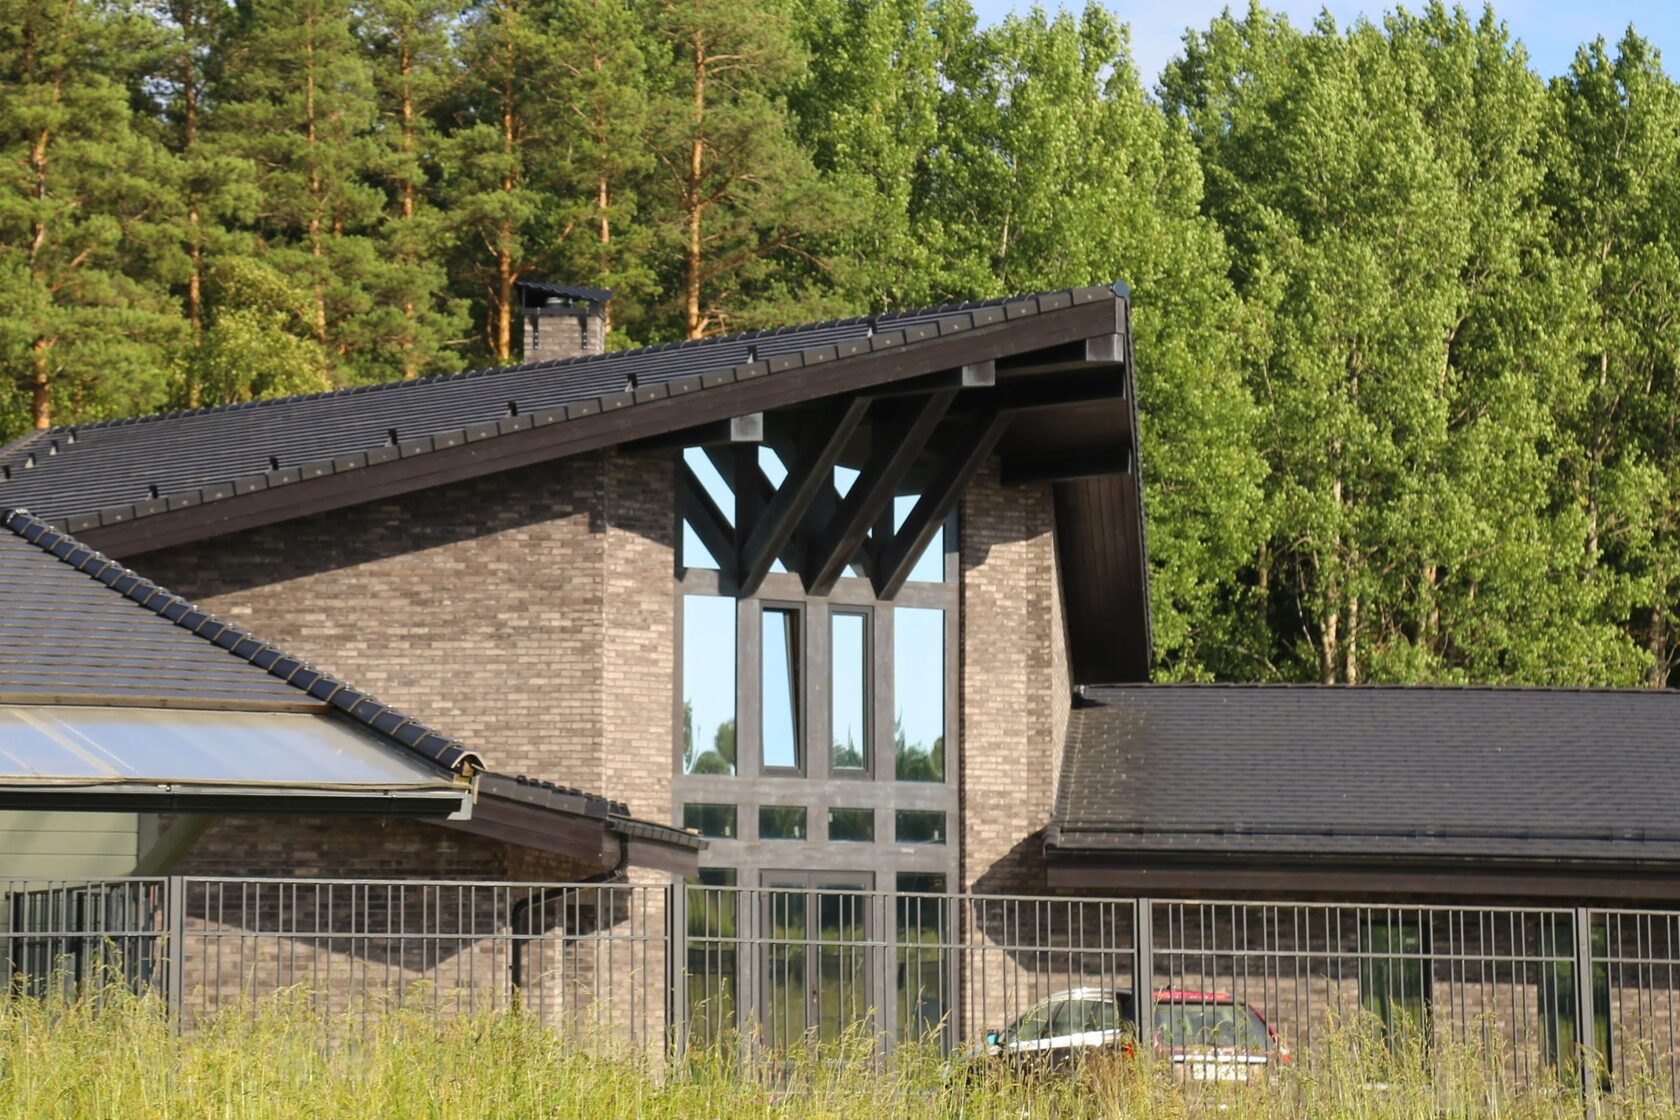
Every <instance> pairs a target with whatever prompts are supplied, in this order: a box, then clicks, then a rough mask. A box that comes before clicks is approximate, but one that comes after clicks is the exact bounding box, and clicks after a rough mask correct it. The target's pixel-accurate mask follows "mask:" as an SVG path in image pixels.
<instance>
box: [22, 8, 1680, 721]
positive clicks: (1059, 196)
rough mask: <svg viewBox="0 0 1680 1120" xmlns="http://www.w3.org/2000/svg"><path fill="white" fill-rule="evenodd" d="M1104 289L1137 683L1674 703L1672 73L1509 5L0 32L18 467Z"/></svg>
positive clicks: (1676, 178)
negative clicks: (569, 306) (538, 290)
mask: <svg viewBox="0 0 1680 1120" xmlns="http://www.w3.org/2000/svg"><path fill="white" fill-rule="evenodd" d="M521 279H545V280H556V281H569V282H573V283H583V284H591V285H601V286H605V287H609V288H612V289H613V290H614V291H615V293H616V295H615V297H614V299H613V301H612V304H611V321H610V328H611V329H610V333H609V335H608V339H609V345H610V346H613V347H628V346H635V345H645V344H650V343H656V342H663V341H670V340H676V339H683V338H699V337H705V336H709V335H713V334H717V333H721V332H727V331H735V330H741V329H750V328H754V327H760V326H768V325H778V324H787V323H796V322H805V321H810V320H817V319H822V318H826V317H830V316H837V315H842V314H852V313H861V312H869V311H879V310H890V309H894V308H902V307H909V306H918V305H926V304H933V303H940V302H944V301H948V300H954V299H963V298H972V297H980V296H991V295H998V294H1002V293H1007V292H1012V291H1030V290H1040V289H1051V288H1059V287H1066V286H1070V285H1081V284H1088V283H1094V282H1107V281H1110V280H1114V279H1123V280H1125V281H1126V282H1127V283H1128V284H1130V286H1131V287H1132V290H1133V292H1134V294H1135V312H1134V314H1135V324H1134V325H1135V330H1136V335H1137V340H1136V349H1137V353H1138V355H1139V369H1138V376H1139V379H1140V398H1141V404H1142V408H1143V412H1144V426H1143V440H1144V451H1143V466H1144V475H1145V482H1146V490H1145V494H1146V503H1147V506H1148V516H1149V530H1150V538H1149V548H1150V554H1151V560H1152V580H1153V583H1152V594H1153V599H1154V619H1155V640H1156V647H1157V652H1158V658H1159V662H1160V665H1159V673H1160V675H1161V676H1164V677H1177V678H1192V679H1230V680H1320V681H1326V682H1359V681H1403V682H1425V681H1448V682H1478V683H1499V682H1520V683H1531V684H1562V685H1572V684H1582V685H1584V684H1618V685H1644V686H1649V687H1669V686H1673V685H1676V684H1680V664H1677V663H1680V617H1676V616H1677V613H1680V383H1677V376H1676V373H1677V369H1680V87H1677V86H1676V84H1675V83H1674V82H1673V81H1672V80H1671V79H1670V78H1669V77H1668V76H1667V74H1666V73H1665V72H1664V70H1663V68H1662V65H1661V61H1660V59H1659V57H1658V56H1657V53H1656V52H1655V51H1654V49H1653V48H1652V47H1651V46H1650V45H1649V44H1648V43H1647V42H1645V41H1644V40H1642V39H1640V38H1639V37H1638V36H1637V35H1635V34H1634V33H1633V32H1631V31H1630V32H1629V33H1628V34H1627V35H1626V36H1625V37H1623V38H1622V39H1621V40H1620V41H1619V42H1618V43H1616V44H1614V45H1607V44H1606V43H1605V42H1603V41H1597V42H1592V43H1587V44H1584V45H1583V46H1582V47H1581V49H1580V51H1579V53H1578V54H1577V56H1576V58H1575V61H1574V63H1573V65H1572V66H1571V68H1570V69H1569V71H1568V73H1566V74H1564V75H1562V76H1561V77H1557V78H1554V79H1552V80H1550V81H1549V82H1548V81H1543V80H1542V79H1541V78H1540V77H1539V76H1538V75H1537V74H1536V73H1534V72H1533V70H1532V68H1531V66H1530V65H1529V61H1528V58H1527V56H1526V54H1525V52H1524V49H1523V47H1522V45H1521V43H1520V42H1518V41H1517V40H1516V39H1515V38H1514V37H1513V36H1512V34H1511V32H1510V31H1509V29H1508V28H1507V27H1506V26H1505V25H1504V24H1503V23H1502V22H1501V21H1500V20H1499V18H1498V16H1497V15H1496V13H1495V12H1493V11H1492V10H1490V9H1488V10H1481V11H1475V12H1465V11H1463V10H1459V9H1447V8H1445V7H1442V6H1439V5H1434V4H1431V5H1429V6H1427V7H1424V8H1422V9H1420V10H1416V11H1405V10H1397V11H1395V12H1393V13H1392V14H1390V15H1388V16H1387V17H1385V18H1384V19H1383V20H1382V21H1381V22H1380V23H1371V22H1358V23H1355V24H1353V25H1352V26H1351V27H1346V28H1342V27H1338V26H1337V25H1336V24H1335V23H1334V22H1333V21H1332V20H1331V19H1330V18H1329V17H1328V16H1324V17H1321V18H1320V19H1319V20H1318V21H1317V22H1315V23H1314V24H1312V25H1311V26H1296V25H1293V24H1291V23H1290V22H1289V21H1288V20H1286V19H1284V18H1283V17H1280V16H1276V15H1273V14H1271V13H1268V12H1267V11H1265V10H1264V9H1262V8H1260V7H1258V6H1255V7H1252V8H1250V9H1248V10H1247V11H1246V12H1243V13H1240V14H1235V15H1232V14H1227V15H1226V16H1223V17H1221V18H1219V19H1216V20H1214V21H1213V22H1212V23H1211V24H1210V25H1209V26H1207V27H1205V28H1202V29H1193V30H1190V31H1187V32H1186V34H1185V39H1184V44H1183V48H1182V50H1181V52H1180V54H1179V55H1178V57H1177V58H1175V59H1174V60H1173V61H1172V62H1171V63H1169V64H1168V66H1167V67H1166V69H1165V71H1164V72H1163V74H1162V75H1161V77H1160V80H1159V82H1158V83H1157V84H1156V85H1155V86H1154V87H1153V88H1150V89H1146V88H1145V86H1144V83H1143V82H1142V81H1141V80H1140V78H1139V75H1138V73H1137V71H1136V69H1135V68H1134V66H1133V65H1132V63H1131V60H1130V57H1129V52H1128V44H1127V32H1126V28H1125V27H1124V25H1123V24H1122V23H1121V22H1120V21H1119V20H1118V19H1117V18H1116V17H1115V16H1113V15H1112V14H1111V13H1109V12H1107V11H1105V10H1104V9H1103V8H1101V7H1098V6H1092V7H1088V8H1087V9H1085V11H1084V12H1083V13H1081V14H1077V15H1072V14H1059V15H1054V16H1051V15H1046V14H1044V13H1042V12H1038V11H1034V12H1032V13H1030V14H1027V15H1019V16H1010V17H1008V18H1006V19H1004V20H1003V21H1002V22H1001V23H999V24H997V25H995V26H989V27H981V26H979V25H978V23H977V21H976V19H975V16H974V13H973V11H972V10H971V9H970V8H969V6H968V4H967V2H966V0H726V2H725V0H238V2H237V3H231V4H230V3H227V2H225V0H0V309H3V310H0V439H5V438H11V437H14V436H17V435H20V434H22V433H23V432H25V431H26V430H28V429H30V428H31V427H41V426H47V425H50V424H75V423H79V422H86V421H91V420H97V419H101V418H106V417H111V416H117V415H130V414H134V413H136V412H141V411H146V410H152V409H161V408H182V407H198V406H206V405H214V404H219V403H226V402H233V401H241V400H248V399H252V398H255V397H262V396H273V395H278V394H287V393H298V392H310V391H317V390H323V389H328V388H333V387H340V386H346V385H355V384H363V383H369V382H377V381H385V380H394V379H401V378H412V377H424V376H430V375H435V374H440V373H448V372H451V371H455V370H460V369H464V368H469V367H473V366H483V365H493V364H499V363H505V362H509V361H514V360H517V357H518V339H517V332H518V315H517V296H516V295H515V292H514V287H513V285H514V284H515V283H516V282H517V281H519V280H521Z"/></svg>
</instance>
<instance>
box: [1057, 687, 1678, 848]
mask: <svg viewBox="0 0 1680 1120" xmlns="http://www.w3.org/2000/svg"><path fill="white" fill-rule="evenodd" d="M1677 749H1680V693H1676V692H1671V691H1647V690H1619V689H1544V688H1451V687H1409V688H1408V687H1365V686H1361V687H1345V686H1343V687H1337V686H1326V687H1319V686H1287V685H1253V686H1247V685H1211V686H1198V685H1138V686H1129V687H1121V688H1102V689H1092V690H1089V691H1088V692H1087V694H1086V695H1085V697H1084V699H1083V700H1082V701H1080V702H1078V703H1077V704H1076V707H1075V709H1074V711H1073V712H1072V714H1071V719H1070V722H1069V726H1068V737H1067V743H1066V752H1065V754H1064V758H1063V762H1062V771H1061V780H1060V786H1059V789H1058V794H1057V801H1056V810H1055V816H1054V819H1053V821H1052V825H1051V829H1050V833H1049V836H1048V850H1049V851H1050V853H1051V854H1052V856H1060V857H1071V856H1078V855H1088V856H1096V855H1103V856H1113V857H1126V856H1130V855H1135V856H1143V855H1150V856H1157V855H1171V856H1184V857H1205V856H1210V855H1220V856H1252V857H1284V856H1296V855H1299V856H1306V857H1332V858H1334V857H1350V858H1353V857H1357V858H1361V859H1369V858H1388V857H1407V858H1417V859H1423V860H1431V859H1454V860H1459V859H1475V858H1485V859H1501V860H1505V859H1518V860H1520V859H1535V860H1612V861H1642V860H1676V859H1680V808H1677V807H1680V767H1676V766H1675V757H1676V752H1677Z"/></svg>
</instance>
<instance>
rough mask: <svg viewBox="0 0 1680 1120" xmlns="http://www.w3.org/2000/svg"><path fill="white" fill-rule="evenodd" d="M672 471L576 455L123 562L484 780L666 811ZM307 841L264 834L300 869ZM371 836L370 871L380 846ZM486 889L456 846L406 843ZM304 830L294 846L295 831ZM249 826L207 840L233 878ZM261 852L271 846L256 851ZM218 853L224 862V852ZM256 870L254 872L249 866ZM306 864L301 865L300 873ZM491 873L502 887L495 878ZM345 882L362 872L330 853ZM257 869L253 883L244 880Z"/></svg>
mask: <svg viewBox="0 0 1680 1120" xmlns="http://www.w3.org/2000/svg"><path fill="white" fill-rule="evenodd" d="M671 472H672V458H671V457H669V456H664V455H648V456H623V455H618V454H615V453H608V454H601V455H592V456H584V457H580V458H576V459H568V460H563V461H560V462H555V463H548V464H542V465H540V466H536V467H531V468H527V469H524V470H520V471H514V472H508V473H505V474H500V475H494V476H490V477H488V478H483V479H474V480H470V481H467V482H461V483H456V484H453V485H450V486H445V487H439V488H436V489H433V490H427V491H423V492H421V493H417V494H409V495H403V496H401V497H398V498H393V499H390V500H386V501H379V502H371V503H368V504H367V505H363V506H358V507H354V508H351V509H345V510H336V511H333V512H331V513H325V514H320V515H316V516H312V517H306V518H299V519H296V520H293V521H288V522H284V523H281V524H278V525H271V526H266V527H264V528H260V529H255V530H251V531H248V532H244V533H239V534H235V535H231V536H227V537H220V538H216V539H214V540H210V541H205V542H200V543H196V544H192V545H186V546H182V547H179V548H174V549H167V550H161V551H158V552H154V553H149V554H146V555H141V556H135V557H132V558H125V559H126V560H127V562H128V563H130V564H131V566H133V567H134V568H135V569H136V570H138V571H141V572H144V573H145V574H146V575H147V576H148V577H149V578H151V579H154V580H156V581H157V582H159V583H161V584H162V585H163V586H165V587H168V588H169V589H171V590H172V591H175V592H177V593H178V594H181V595H183V596H185V597H186V598H187V599H189V600H191V601H193V602H196V603H197V604H199V605H200V606H202V607H204V608H206V609H207V610H209V611H211V612H213V613H215V614H217V615H220V616H222V617H224V618H227V619H229V620H231V621H235V622H237V623H238V624H239V625H241V626H244V627H247V628H249V629H250V630H251V631H252V632H254V633H256V634H258V635H260V636H262V637H264V638H266V639H268V640H270V641H273V642H275V643H276V644H278V645H280V646H282V647H283V648H285V649H287V650H288V651H289V652H292V653H295V654H297V655H299V656H301V657H303V658H305V659H307V660H309V661H311V662H312V663H314V664H316V665H318V666H319V667H321V668H322V669H325V670H326V671H327V672H330V673H333V674H335V675H337V676H340V677H342V678H344V679H346V680H349V681H351V682H353V683H354V684H356V685H357V686H358V687H361V688H364V689H366V690H368V691H369V692H371V693H372V694H373V695H375V696H377V697H379V698H380V699H381V700H383V701H384V702H386V703H388V704H392V705H394V706H395V707H397V708H400V709H402V710H403V711H405V712H407V713H408V714H410V715H412V716H414V717H415V718H417V719H420V720H422V721H424V722H426V723H428V724H431V725H432V726H434V727H436V728H438V729H439V730H440V731H442V732H444V733H445V734H449V735H452V736H455V737H457V738H459V739H461V740H462V741H464V742H466V743H468V744H469V745H471V746H472V747H473V748H474V749H476V750H478V751H479V752H480V753H482V754H483V756H484V758H485V761H486V763H487V764H488V765H489V766H490V768H492V769H495V770H502V771H506V772H510V773H524V774H530V775H533V776H536V777H541V778H546V779H549V780H551V781H556V782H560V783H563V784H566V785H572V786H577V787H580V788H583V789H587V790H589V791H591V792H595V793H601V794H605V795H606V796H609V797H614V798H618V799H620V800H623V801H626V802H627V803H628V804H629V807H630V810H631V812H633V813H638V814H645V815H647V816H650V817H652V818H654V819H663V818H664V817H665V816H666V814H667V813H668V812H669V806H670V770H671V764H670V755H671V733H670V719H671V710H672V703H673V701H672V685H673V681H672V676H673V674H672V668H671V644H672V632H673V618H672V601H673V600H672V592H671V571H672V555H671V547H672V532H673V517H672V509H673V505H672V501H673V500H672V490H671V487H672V473H671ZM313 827H314V826H312V825H298V824H289V825H286V826H284V827H282V828H279V829H276V830H271V832H272V834H273V836H274V837H275V839H274V843H275V844H276V845H279V844H280V843H281V842H280V840H279V839H278V836H279V834H280V833H281V832H286V833H291V834H292V835H290V836H289V837H287V842H295V843H299V844H301V845H303V848H302V850H303V851H304V852H308V851H309V850H310V849H309V837H310V835H311V832H310V829H311V828H313ZM334 827H335V828H337V829H339V830H341V831H340V833H339V836H340V838H342V836H343V835H344V834H345V832H346V831H347V832H349V833H355V834H358V835H362V836H365V837H367V840H366V841H365V843H367V844H368V845H370V850H369V851H368V853H367V854H366V857H365V859H366V861H367V862H368V863H369V864H374V865H377V864H378V863H380V861H381V860H383V859H384V858H385V857H384V856H383V855H382V854H381V852H380V851H379V850H378V849H384V848H385V847H387V846H389V845H390V842H391V839H392V837H393V836H394V835H395V834H394V833H393V832H392V831H390V830H389V828H381V826H378V825H376V824H369V823H363V822H340V823H339V824H337V825H336V826H334ZM413 827H415V828H418V829H420V831H419V833H418V834H417V835H419V836H422V837H425V838H426V839H427V842H429V843H433V844H435V845H437V846H438V847H437V852H438V853H439V858H438V860H433V861H432V862H431V863H429V864H427V865H426V867H425V868H424V869H422V868H420V867H417V866H412V865H410V866H407V867H401V866H397V865H400V864H401V863H402V862H403V859H404V857H403V856H402V855H401V851H402V846H401V845H396V846H394V847H392V848H391V850H392V851H393V852H397V853H399V854H398V855H397V856H394V857H393V858H394V859H395V860H396V861H397V865H394V868H393V869H394V871H397V872H400V873H402V874H409V875H414V874H479V873H481V872H485V873H488V871H489V867H488V865H482V864H478V863H474V862H473V859H472V858H468V857H467V856H465V855H464V854H463V855H462V856H461V858H460V859H459V860H458V861H457V863H458V867H459V870H458V871H452V870H446V868H444V867H440V866H436V864H437V863H438V862H439V860H442V861H443V862H445V863H447V862H449V860H450V859H453V858H454V857H453V856H450V857H448V858H445V856H444V854H443V853H452V852H460V853H466V852H467V851H468V850H469V849H468V848H467V847H465V846H463V838H458V837H455V836H451V835H449V834H448V832H447V830H445V829H441V828H438V827H435V826H413ZM300 830H301V831H300ZM257 831H258V830H256V829H253V828H251V827H249V825H248V824H244V825H241V824H234V823H228V824H223V825H218V826H216V827H215V828H213V829H212V830H211V832H209V833H207V834H206V836H205V837H204V838H203V839H201V840H200V842H199V847H201V848H202V849H203V850H204V856H203V858H205V859H212V858H213V859H215V860H218V861H221V863H220V866H222V867H224V868H225V870H226V871H227V873H230V874H231V873H233V871H234V868H233V866H232V865H233V864H234V863H237V862H238V847H239V843H240V840H239V838H240V837H242V836H249V835H253V834H255V833H256V832H257ZM266 842H267V841H265V843H266ZM223 844H225V845H226V846H227V847H228V849H229V850H228V852H227V853H225V855H224V854H215V855H214V856H212V854H211V853H213V852H217V851H218V849H219V847H220V846H221V845H223ZM256 862H261V861H260V860H258V861H256ZM309 863H310V858H309V857H307V856H304V857H300V859H299V864H300V867H301V866H304V865H307V864H309ZM505 864H506V861H505V858H504V859H503V866H504V870H502V871H498V872H496V874H497V875H498V876H499V875H503V874H506V870H505ZM333 866H334V867H336V868H338V869H339V870H327V871H322V872H309V871H304V870H298V871H295V872H292V873H293V874H310V873H326V874H335V873H342V872H344V871H347V870H348V869H349V868H350V867H352V866H355V867H357V868H358V870H357V871H356V873H358V874H373V873H374V869H373V868H372V867H365V866H362V860H361V859H360V858H357V859H354V860H353V859H351V857H350V856H349V855H348V854H347V852H346V851H345V850H344V849H343V848H342V847H341V850H340V852H339V853H338V862H337V863H336V864H335V865H333ZM252 870H253V871H255V870H256V868H255V867H253V869H252Z"/></svg>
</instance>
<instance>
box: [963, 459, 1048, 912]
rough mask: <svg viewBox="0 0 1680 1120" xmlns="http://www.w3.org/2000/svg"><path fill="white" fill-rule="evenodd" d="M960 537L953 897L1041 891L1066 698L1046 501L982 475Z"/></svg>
mask: <svg viewBox="0 0 1680 1120" xmlns="http://www.w3.org/2000/svg"><path fill="white" fill-rule="evenodd" d="M961 525H962V552H961V557H962V632H963V639H962V648H963V661H962V682H961V698H962V700H961V702H962V750H963V774H962V805H963V853H962V885H963V888H964V889H965V890H981V891H987V892H1033V891H1042V890H1043V889H1044V870H1043V864H1042V860H1041V859H1040V857H1039V843H1040V834H1041V831H1042V830H1043V828H1044V826H1045V825H1046V824H1047V823H1049V820H1050V811H1051V807H1052V802H1053V800H1054V797H1055V783H1056V761H1057V758H1058V756H1059V755H1060V750H1061V735H1062V731H1063V730H1064V729H1065V727H1066V721H1067V705H1068V697H1069V692H1068V673H1067V652H1066V641H1065V636H1064V633H1063V619H1062V609H1061V603H1060V587H1059V585H1058V583H1057V577H1056V556H1055V539H1054V533H1053V529H1054V515H1053V512H1052V504H1051V500H1050V491H1049V489H1048V487H1044V486H1029V487H1007V488H1006V487H1004V486H1002V485H1001V484H1000V482H999V480H998V475H997V471H996V466H995V464H993V465H992V466H989V467H988V468H987V469H986V470H985V471H983V472H981V474H980V476H979V477H978V478H976V479H975V481H974V483H973V485H971V486H970V488H969V491H968V493H967V495H965V497H964V499H963V506H962V521H961Z"/></svg>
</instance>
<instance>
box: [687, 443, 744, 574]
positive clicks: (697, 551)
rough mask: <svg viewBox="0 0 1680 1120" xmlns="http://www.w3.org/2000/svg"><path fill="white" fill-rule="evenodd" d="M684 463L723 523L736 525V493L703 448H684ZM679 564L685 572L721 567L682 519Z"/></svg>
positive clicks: (691, 527) (715, 569)
mask: <svg viewBox="0 0 1680 1120" xmlns="http://www.w3.org/2000/svg"><path fill="white" fill-rule="evenodd" d="M683 463H684V464H685V465H686V466H687V467H688V469H689V471H690V472H691V473H692V474H693V475H694V478H695V480H696V481H698V482H699V483H700V487H701V489H703V490H705V491H706V494H707V495H708V496H709V497H710V498H711V499H712V501H713V502H714V503H715V504H716V505H717V507H718V512H720V513H722V514H723V517H724V520H725V521H727V522H728V523H729V524H730V525H734V524H735V493H734V491H732V490H730V488H729V484H728V483H727V482H725V481H724V480H723V476H722V475H721V474H719V473H718V470H717V468H716V467H715V466H713V465H712V460H711V459H710V458H709V457H708V456H707V455H706V452H705V451H704V450H703V449H702V448H698V447H685V448H683ZM682 564H683V567H685V568H709V569H711V570H712V571H717V570H718V569H719V568H720V567H721V565H720V564H719V563H718V560H717V557H715V556H713V555H712V553H711V550H710V549H708V548H707V547H706V546H705V544H704V543H703V542H702V541H701V540H700V534H699V533H697V532H695V529H694V526H693V525H692V524H691V523H690V522H689V520H688V519H687V518H686V517H685V518H683V523H682Z"/></svg>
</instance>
